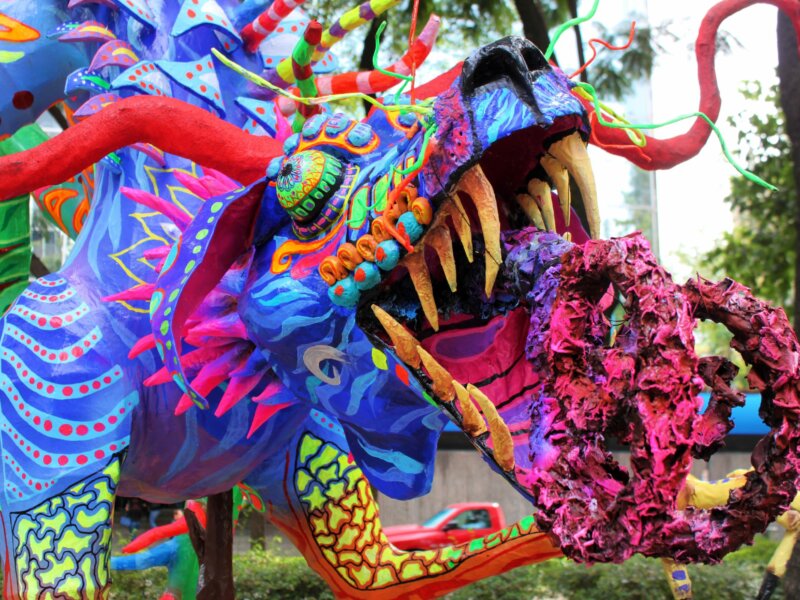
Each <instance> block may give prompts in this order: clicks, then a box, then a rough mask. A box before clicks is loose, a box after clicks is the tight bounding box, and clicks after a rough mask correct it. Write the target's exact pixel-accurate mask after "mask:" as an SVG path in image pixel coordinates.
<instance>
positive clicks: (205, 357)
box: [181, 342, 238, 370]
mask: <svg viewBox="0 0 800 600" xmlns="http://www.w3.org/2000/svg"><path fill="white" fill-rule="evenodd" d="M237 346H238V342H237V343H232V344H227V345H224V346H210V345H209V346H204V347H202V348H197V349H196V350H192V351H191V352H187V353H186V354H184V355H183V356H181V366H182V367H183V368H184V369H190V370H196V369H198V368H200V367H203V366H205V365H206V364H208V363H211V362H213V361H215V360H217V359H218V358H219V357H220V356H222V355H223V354H225V353H226V352H230V351H231V350H234V349H236V348H237Z"/></svg>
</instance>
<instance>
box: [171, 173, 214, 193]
mask: <svg viewBox="0 0 800 600" xmlns="http://www.w3.org/2000/svg"><path fill="white" fill-rule="evenodd" d="M175 179H177V180H178V181H180V182H181V183H182V184H183V185H184V186H185V187H186V188H187V189H188V190H189V191H190V192H191V193H193V194H194V195H195V196H199V197H200V198H202V199H203V200H208V199H209V198H211V194H210V193H209V191H208V189H207V188H206V186H204V185H203V183H202V182H201V181H200V179H199V178H198V177H195V176H194V175H189V174H188V173H182V172H181V171H175Z"/></svg>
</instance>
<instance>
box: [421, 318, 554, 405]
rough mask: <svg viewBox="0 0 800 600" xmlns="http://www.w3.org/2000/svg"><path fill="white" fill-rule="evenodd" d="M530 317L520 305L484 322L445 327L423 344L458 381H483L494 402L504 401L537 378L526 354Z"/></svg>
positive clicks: (483, 386) (483, 385)
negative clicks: (473, 325) (459, 326)
mask: <svg viewBox="0 0 800 600" xmlns="http://www.w3.org/2000/svg"><path fill="white" fill-rule="evenodd" d="M528 319H529V316H528V313H527V312H526V311H525V310H524V309H522V308H518V309H516V310H514V311H512V312H510V313H508V314H507V315H500V316H498V317H495V318H494V319H492V320H491V321H490V322H489V323H487V324H486V325H483V326H479V327H470V328H464V329H450V330H446V331H443V332H442V333H438V334H436V335H433V336H431V337H429V338H427V339H425V340H424V341H423V342H422V346H423V347H424V348H425V349H426V350H427V351H428V352H430V353H431V354H432V355H433V356H434V357H435V358H436V360H438V361H439V362H440V363H441V364H442V366H443V367H444V368H445V369H447V370H448V371H449V372H450V374H451V375H452V376H453V378H454V379H455V380H456V381H458V382H460V383H462V384H464V385H466V384H467V383H472V384H475V385H480V387H481V389H482V390H483V392H484V393H485V394H486V395H487V396H489V397H490V398H491V399H492V400H493V401H494V402H495V404H502V403H503V401H504V400H505V399H506V398H510V397H511V396H514V395H517V394H518V393H519V392H520V391H521V390H523V389H524V388H526V387H529V386H531V385H534V384H535V383H537V381H538V377H536V375H535V374H534V373H533V372H532V369H531V368H530V365H529V364H528V361H527V360H525V357H524V354H525V338H526V333H527V331H528V324H529V322H528ZM445 329H446V328H445ZM482 382H483V383H482Z"/></svg>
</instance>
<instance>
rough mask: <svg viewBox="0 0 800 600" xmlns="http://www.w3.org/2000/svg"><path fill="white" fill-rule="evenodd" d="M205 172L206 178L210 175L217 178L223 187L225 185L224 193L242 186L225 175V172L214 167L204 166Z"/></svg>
mask: <svg viewBox="0 0 800 600" xmlns="http://www.w3.org/2000/svg"><path fill="white" fill-rule="evenodd" d="M203 174H204V175H205V178H206V179H208V178H209V177H210V178H211V179H215V180H216V181H217V183H218V184H219V185H220V186H221V187H224V188H225V190H224V191H223V192H222V193H223V194H224V193H226V192H231V191H233V190H236V189H239V188H240V187H241V186H240V185H239V184H238V183H237V182H236V181H234V180H233V179H231V178H230V177H228V176H227V175H225V173H222V172H220V171H217V170H216V169H212V168H211V167H203Z"/></svg>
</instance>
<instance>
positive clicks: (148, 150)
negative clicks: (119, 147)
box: [131, 142, 167, 167]
mask: <svg viewBox="0 0 800 600" xmlns="http://www.w3.org/2000/svg"><path fill="white" fill-rule="evenodd" d="M131 148H133V149H134V150H138V151H139V152H142V153H143V154H146V155H147V156H149V157H150V158H152V159H153V160H154V161H155V162H156V163H157V164H158V166H159V167H166V166H167V161H166V159H165V158H164V153H163V152H162V151H161V150H159V149H158V148H156V147H155V146H153V145H152V144H145V143H142V142H137V143H135V144H133V145H132V146H131Z"/></svg>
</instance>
